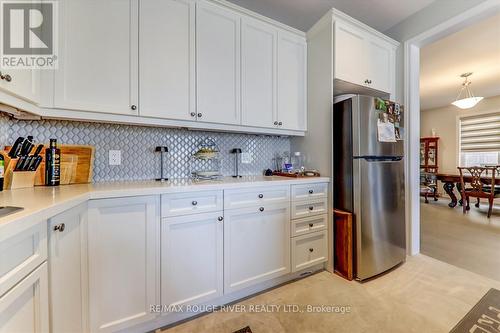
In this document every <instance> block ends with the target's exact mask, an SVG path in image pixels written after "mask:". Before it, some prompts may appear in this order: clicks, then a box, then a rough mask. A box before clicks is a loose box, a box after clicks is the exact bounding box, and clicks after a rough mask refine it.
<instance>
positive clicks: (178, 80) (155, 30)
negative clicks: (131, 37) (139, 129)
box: [139, 0, 196, 120]
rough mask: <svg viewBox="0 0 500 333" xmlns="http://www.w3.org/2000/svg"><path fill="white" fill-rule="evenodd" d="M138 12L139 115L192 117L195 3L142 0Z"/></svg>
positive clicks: (194, 116) (176, 117) (181, 0)
mask: <svg viewBox="0 0 500 333" xmlns="http://www.w3.org/2000/svg"><path fill="white" fill-rule="evenodd" d="M139 13H140V16H139V45H140V47H139V71H140V73H141V75H140V81H139V97H140V115H141V116H147V117H158V118H169V119H179V120H188V119H193V120H195V119H196V114H195V113H194V112H195V102H196V101H195V94H194V90H195V70H194V69H195V65H194V49H195V48H194V46H195V45H194V41H195V38H194V37H195V17H194V16H195V2H194V1H193V0H142V1H141V2H140V8H139ZM191 112H193V116H191Z"/></svg>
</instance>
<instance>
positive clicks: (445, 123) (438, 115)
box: [420, 96, 500, 173]
mask: <svg viewBox="0 0 500 333" xmlns="http://www.w3.org/2000/svg"><path fill="white" fill-rule="evenodd" d="M498 112H500V96H496V97H490V98H485V99H484V100H482V101H481V102H480V103H479V104H478V105H476V107H474V108H472V109H468V110H461V109H459V108H457V107H455V106H453V105H451V104H450V105H449V106H445V107H442V108H437V109H430V110H424V111H422V112H421V113H420V136H422V137H426V136H431V130H432V128H435V129H436V134H437V136H439V151H438V166H439V172H440V173H457V163H458V152H459V150H458V134H459V128H458V126H459V123H458V119H459V118H460V117H465V116H474V115H480V114H488V113H498Z"/></svg>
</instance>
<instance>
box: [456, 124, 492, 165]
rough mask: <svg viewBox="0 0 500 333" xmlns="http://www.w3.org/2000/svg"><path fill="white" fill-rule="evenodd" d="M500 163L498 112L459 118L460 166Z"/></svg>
mask: <svg viewBox="0 0 500 333" xmlns="http://www.w3.org/2000/svg"><path fill="white" fill-rule="evenodd" d="M498 164H500V114H493V115H492V114H488V115H482V116H476V117H466V118H462V119H460V166H465V167H468V166H485V165H498Z"/></svg>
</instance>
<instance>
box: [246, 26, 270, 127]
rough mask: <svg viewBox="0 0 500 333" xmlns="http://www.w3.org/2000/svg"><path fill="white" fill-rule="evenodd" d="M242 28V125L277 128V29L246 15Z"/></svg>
mask: <svg viewBox="0 0 500 333" xmlns="http://www.w3.org/2000/svg"><path fill="white" fill-rule="evenodd" d="M241 30H242V31H241V36H242V37H241V48H242V49H241V62H242V63H241V99H242V124H243V125H248V126H258V127H276V126H275V125H274V119H275V117H276V106H277V104H276V102H277V100H276V74H277V73H276V69H277V68H276V53H277V40H278V32H277V29H276V28H274V27H272V26H270V25H268V24H265V23H263V22H261V21H258V20H254V19H251V18H247V17H244V18H243V20H242V27H241Z"/></svg>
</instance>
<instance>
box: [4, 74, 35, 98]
mask: <svg viewBox="0 0 500 333" xmlns="http://www.w3.org/2000/svg"><path fill="white" fill-rule="evenodd" d="M1 72H2V74H3V75H5V76H7V75H8V76H9V77H10V81H7V80H6V79H3V80H0V88H1V89H2V90H5V91H6V92H8V93H10V94H12V95H14V96H16V97H19V98H22V99H25V100H27V101H29V102H32V103H35V104H37V103H39V102H40V70H37V69H2V70H1Z"/></svg>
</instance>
